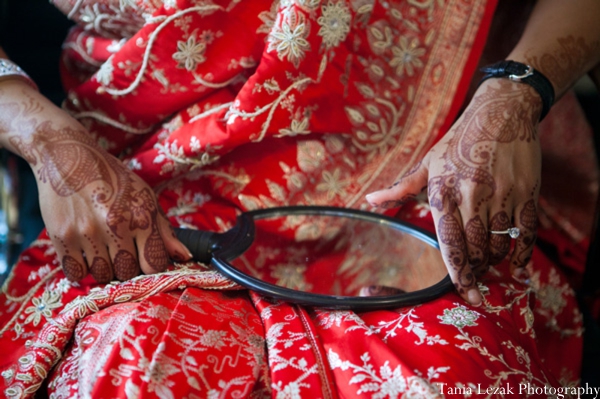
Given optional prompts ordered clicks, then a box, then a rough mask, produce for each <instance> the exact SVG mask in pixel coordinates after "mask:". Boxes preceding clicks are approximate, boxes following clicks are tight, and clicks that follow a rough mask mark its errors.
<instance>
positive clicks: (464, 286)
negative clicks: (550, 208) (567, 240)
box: [367, 79, 541, 305]
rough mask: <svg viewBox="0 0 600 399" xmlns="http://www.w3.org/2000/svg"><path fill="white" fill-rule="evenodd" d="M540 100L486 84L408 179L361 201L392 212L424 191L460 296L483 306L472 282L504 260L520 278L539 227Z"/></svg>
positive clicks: (500, 82)
mask: <svg viewBox="0 0 600 399" xmlns="http://www.w3.org/2000/svg"><path fill="white" fill-rule="evenodd" d="M540 111H541V99H540V97H539V95H538V94H537V93H536V92H535V90H534V89H532V88H531V87H529V86H528V85H526V84H522V83H517V82H512V81H510V80H505V79H488V80H487V81H485V82H484V83H483V84H482V85H481V86H480V87H479V89H478V90H477V92H476V93H475V96H474V97H473V100H472V101H471V103H470V104H469V106H468V107H467V108H466V110H465V112H464V113H463V115H462V116H461V117H460V118H459V120H458V121H457V122H456V123H455V124H454V126H453V127H452V128H451V129H450V130H449V131H448V133H447V134H446V135H445V137H444V138H443V139H442V140H441V141H440V142H438V143H437V144H436V145H435V146H434V147H433V148H432V149H431V150H430V151H429V152H428V153H427V154H426V155H425V157H424V158H423V160H422V161H421V163H420V164H419V165H417V166H416V167H415V168H413V170H412V171H411V172H409V174H408V175H406V176H405V177H403V178H402V179H401V180H400V181H398V182H397V183H395V184H394V185H393V186H392V187H390V188H388V189H385V190H381V191H377V192H374V193H371V194H369V195H367V201H368V202H369V203H370V204H371V205H373V206H380V207H384V208H392V207H396V206H399V205H401V204H402V203H403V202H404V201H405V200H406V199H409V198H412V197H414V196H415V195H416V194H418V193H419V192H421V191H422V190H423V189H424V188H425V187H427V188H428V197H429V204H430V205H431V213H432V216H433V219H434V223H435V228H436V232H437V236H438V240H439V244H440V249H441V252H442V256H443V258H444V262H445V264H446V268H447V269H448V272H449V274H450V277H451V278H452V281H453V282H454V285H455V286H456V289H457V291H458V293H459V294H460V295H461V296H462V297H463V298H464V299H465V300H467V301H469V302H470V303H471V304H473V305H479V304H480V303H481V302H482V296H481V293H480V292H479V289H478V287H477V280H476V279H477V277H479V276H481V275H483V274H484V273H485V272H487V270H488V268H489V266H490V265H495V264H498V263H499V262H500V261H502V260H503V259H504V258H506V256H507V255H508V254H509V251H510V248H511V237H510V236H509V235H508V234H497V233H492V231H506V230H507V229H508V228H511V227H517V228H518V229H519V230H520V234H519V236H518V237H517V238H516V242H515V245H514V249H513V251H512V255H511V257H510V262H511V266H510V267H511V272H512V273H513V275H515V276H517V277H520V276H523V275H524V274H525V269H524V267H525V266H526V265H527V263H528V262H529V259H530V257H531V253H532V251H533V246H534V243H535V237H536V229H537V200H538V195H539V189H540V176H541V150H540V145H539V139H538V134H537V123H538V119H539V116H540Z"/></svg>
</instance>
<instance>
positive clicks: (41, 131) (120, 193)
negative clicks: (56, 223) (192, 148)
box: [0, 98, 185, 282]
mask: <svg viewBox="0 0 600 399" xmlns="http://www.w3.org/2000/svg"><path fill="white" fill-rule="evenodd" d="M41 109H42V107H41V105H40V104H39V103H38V102H36V101H35V100H33V99H32V98H29V99H28V100H27V101H25V102H23V103H22V104H18V103H12V102H9V103H4V104H0V113H3V114H6V113H10V115H15V116H14V117H13V118H12V119H11V118H10V117H9V118H3V119H2V120H3V121H4V125H2V126H0V134H1V133H3V132H8V131H9V130H10V129H15V126H17V127H18V126H25V125H27V129H28V130H29V131H33V133H32V134H31V135H30V136H27V135H24V136H15V137H9V138H8V140H9V142H10V143H11V144H12V145H13V146H14V147H15V148H16V149H17V150H18V151H19V153H20V154H21V155H22V156H23V157H24V158H25V159H26V160H27V161H28V162H29V163H30V164H31V165H32V166H33V167H34V168H35V171H36V173H37V177H38V180H39V181H40V182H41V183H43V184H48V186H49V187H51V189H52V190H53V191H54V192H55V193H56V194H57V195H59V196H61V197H69V196H72V195H75V194H77V195H84V196H86V195H89V196H90V197H89V201H90V203H91V204H92V205H93V207H94V208H95V209H96V210H98V212H99V214H103V213H106V216H105V219H104V222H105V223H106V227H107V229H106V230H105V232H106V234H107V235H108V236H109V239H111V240H112V241H113V242H114V243H118V241H119V239H122V238H123V237H125V236H127V235H129V233H135V234H137V235H138V238H140V237H141V239H142V240H143V238H144V236H148V237H147V238H146V240H145V244H144V248H140V249H139V254H140V256H143V257H144V260H145V261H146V262H147V263H148V264H149V265H150V267H152V268H154V269H155V270H157V271H162V270H164V269H165V268H166V266H167V265H168V260H169V259H168V255H167V253H166V249H165V246H164V244H163V242H162V237H161V235H160V233H159V230H158V226H157V222H156V218H157V216H158V215H159V209H158V205H157V203H156V200H155V197H154V194H153V192H152V191H151V190H150V189H149V188H148V187H147V186H145V185H143V184H141V183H140V182H138V181H136V180H135V178H134V177H133V176H132V175H131V172H129V171H128V170H127V169H126V168H125V167H124V165H123V164H122V163H121V162H120V161H118V160H117V159H116V158H114V157H112V156H110V155H108V154H106V153H105V152H103V151H102V150H101V149H100V148H99V147H98V146H97V144H96V143H95V141H94V139H93V138H92V137H91V136H90V135H89V134H87V133H86V132H85V131H83V130H78V129H76V128H72V127H69V126H66V127H61V128H56V127H55V126H54V125H53V122H50V121H45V122H42V123H38V122H37V121H36V119H35V118H34V117H30V115H35V114H36V113H37V112H39V111H40V110H41ZM18 115H27V118H28V119H25V118H21V117H19V118H18V117H17V116H18ZM7 121H8V122H7ZM23 137H24V138H23ZM90 185H93V186H92V187H90V188H89V189H90V191H86V192H85V193H84V194H80V193H81V192H82V190H83V189H84V188H86V187H89V186H90ZM84 237H85V238H87V239H88V240H89V237H87V236H86V235H84ZM61 243H62V241H61ZM62 244H63V247H64V249H66V248H67V246H65V245H64V243H62ZM94 248H95V247H94ZM87 255H88V260H91V265H90V269H91V270H90V271H91V272H92V274H93V275H94V277H95V278H96V280H98V281H100V282H107V281H110V279H112V270H111V265H110V262H108V261H107V260H106V259H102V258H101V257H98V256H97V255H98V253H97V251H96V254H87ZM92 256H95V257H94V258H93V260H92ZM184 258H185V256H182V259H184ZM63 266H64V268H65V273H66V274H67V275H68V276H69V278H70V279H72V280H79V279H81V278H83V277H84V276H85V272H86V266H85V265H82V264H80V263H79V262H78V261H77V260H76V259H75V258H73V257H72V256H69V255H67V256H64V257H63ZM114 268H115V271H114V273H115V275H116V277H117V278H119V279H120V280H125V279H129V278H132V277H135V276H136V275H137V274H138V273H139V270H140V267H139V263H138V261H137V259H136V257H135V256H134V254H132V253H130V252H127V251H124V250H120V251H119V252H118V253H117V255H116V256H115V259H114Z"/></svg>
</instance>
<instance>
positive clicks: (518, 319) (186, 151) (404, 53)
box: [0, 0, 582, 398]
mask: <svg viewBox="0 0 600 399" xmlns="http://www.w3.org/2000/svg"><path fill="white" fill-rule="evenodd" d="M55 3H57V5H58V6H59V7H60V8H61V9H63V11H65V13H67V14H69V15H70V16H71V17H72V18H73V19H75V20H76V21H77V22H78V23H79V25H78V27H76V28H75V29H73V30H72V32H71V33H70V35H69V37H68V39H67V42H66V44H65V53H64V58H63V61H64V63H63V66H62V68H63V78H64V82H65V85H66V86H67V88H68V89H69V98H68V100H67V101H66V103H65V108H66V109H67V110H68V111H69V112H70V113H71V114H73V115H74V116H75V117H77V118H78V119H79V120H80V121H81V122H82V123H83V124H84V125H85V126H86V127H87V128H88V129H89V131H90V133H91V134H92V135H94V137H96V138H97V139H98V141H99V142H100V143H101V145H103V146H104V147H105V148H107V149H108V150H109V151H111V152H113V153H115V154H118V155H120V156H122V157H123V158H124V159H125V162H127V164H128V165H129V167H130V168H131V169H132V170H134V171H135V172H136V173H138V174H139V175H140V176H142V177H143V178H144V179H145V180H146V181H148V182H149V184H150V185H151V186H152V187H153V188H154V189H155V191H156V192H157V194H158V196H159V201H160V203H161V206H162V207H163V209H164V211H165V212H166V214H167V215H168V216H169V217H170V219H171V221H172V223H173V224H175V225H183V226H187V227H196V228H203V229H211V230H215V231H222V230H226V229H227V228H229V227H230V226H231V224H232V223H233V221H234V218H235V215H236V214H237V213H239V212H240V210H251V209H256V208H264V207H270V206H278V205H284V204H329V205H337V206H344V207H356V208H360V207H362V208H365V207H366V203H365V202H364V200H363V197H364V194H365V193H367V192H369V191H372V190H374V189H378V188H381V187H383V186H386V185H389V184H390V183H391V182H393V181H394V180H395V179H397V178H398V177H399V176H401V175H402V174H403V173H405V172H406V171H407V170H408V169H409V168H410V167H411V166H412V165H413V164H414V163H415V162H416V161H418V160H419V159H420V158H421V157H422V156H423V154H424V153H425V152H426V151H427V149H428V148H430V146H431V145H432V143H434V142H435V140H436V139H437V138H438V137H439V135H440V134H442V133H443V131H444V129H446V128H447V127H448V126H449V121H452V120H453V119H454V118H455V117H456V113H457V111H458V108H459V107H460V105H461V104H462V102H463V99H464V98H463V97H464V96H465V93H466V91H467V85H468V81H469V80H470V77H471V75H472V73H473V70H474V69H475V66H476V65H477V60H478V57H479V55H480V53H481V51H482V46H483V43H484V41H485V36H486V32H487V29H488V26H489V24H490V20H491V18H492V14H493V11H494V7H495V2H493V1H490V2H486V1H469V2H467V1H462V0H448V1H445V2H437V1H416V0H406V1H387V2H381V1H369V0H348V1H342V0H339V1H317V0H295V1H292V0H282V1H280V2H279V1H270V0H269V1H267V0H252V1H239V0H237V1H236V0H230V1H225V0H220V1H217V0H215V1H194V0H164V1H158V0H153V1H152V0H147V1H142V0H137V1H135V0H120V1H117V0H114V1H107V0H105V1H86V0H83V1H82V0H64V1H60V2H59V1H55ZM399 216H400V217H402V218H404V219H407V220H409V221H412V222H414V223H416V224H419V225H421V226H424V227H426V228H429V229H430V230H432V222H431V218H430V214H429V210H428V206H427V205H426V204H423V203H415V204H412V205H410V206H407V207H405V208H404V209H403V210H402V212H401V214H400V215H399ZM290 233H291V234H295V236H296V237H297V238H298V239H301V238H302V234H305V232H303V231H302V229H300V228H296V227H291V228H290ZM561 240H562V241H561ZM557 241H560V242H563V243H565V245H571V244H568V241H565V239H564V238H559V239H557ZM528 268H529V271H530V274H531V281H530V282H529V284H524V283H522V282H517V281H515V280H513V279H512V278H511V277H510V275H509V272H508V264H507V262H506V263H505V264H502V265H499V266H498V267H495V268H494V269H493V270H492V271H491V272H490V273H488V275H487V276H486V277H485V278H484V279H483V280H482V282H481V284H482V289H483V292H484V296H485V302H484V306H482V307H480V308H473V307H471V306H469V305H467V304H466V303H464V301H462V300H461V299H460V298H459V297H458V296H457V295H456V294H455V293H449V294H447V295H444V296H443V297H442V298H440V299H438V300H435V301H433V302H431V303H427V304H423V305H420V306H415V307H410V308H404V309H397V310H385V311H383V310H382V311H372V312H363V313H355V312H352V311H347V310H344V311H328V310H325V309H313V308H302V307H298V306H294V305H290V304H286V303H279V302H276V301H272V300H269V299H267V298H262V297H260V296H259V295H256V294H255V293H250V292H247V291H246V290H241V289H240V287H237V286H235V284H232V283H231V282H230V281H228V280H227V279H225V278H224V277H222V276H220V275H219V274H218V273H216V272H214V271H212V270H209V269H207V268H205V267H203V266H201V265H194V264H189V265H174V266H173V268H172V270H170V271H168V272H165V273H162V274H159V275H149V276H139V277H138V278H136V279H133V280H131V281H127V282H122V283H118V282H115V283H113V284H109V285H98V284H96V283H95V282H94V280H93V279H92V278H91V277H87V278H86V279H85V280H84V281H82V282H80V283H70V282H68V281H67V280H66V279H65V278H64V275H63V273H62V271H61V270H60V266H59V264H58V262H57V260H56V259H55V256H54V252H53V249H52V247H51V245H50V242H49V240H48V239H47V237H46V236H45V235H42V236H41V237H40V240H38V241H37V242H36V243H34V244H33V246H32V247H31V248H30V249H29V250H27V251H26V252H25V253H24V254H23V255H22V256H21V258H20V260H19V262H18V264H17V265H16V266H15V268H14V270H13V272H12V274H11V276H10V279H9V281H8V282H7V283H6V285H5V287H4V288H3V291H2V294H1V295H0V303H1V305H0V306H1V307H0V328H1V330H0V372H1V373H2V378H0V390H1V391H2V392H3V393H4V394H5V395H6V396H7V397H31V396H33V395H34V393H35V392H36V391H39V390H47V391H48V392H49V393H50V394H51V395H52V397H55V398H67V397H98V398H135V397H143V398H153V397H157V398H179V397H189V398H197V397H203V398H220V397H235V398H239V397H285V398H305V397H323V398H336V397H343V398H354V397H373V398H398V397H406V398H429V397H431V398H433V397H441V396H446V395H449V394H453V393H456V392H458V393H461V392H462V393H463V396H465V395H467V394H468V393H469V392H471V393H472V394H473V395H475V394H477V392H478V391H477V390H483V391H485V390H486V389H488V388H492V389H495V388H504V389H505V391H504V392H505V393H507V395H506V396H507V397H515V398H517V397H523V396H524V395H523V394H522V392H519V387H520V386H523V387H524V388H522V389H525V387H529V388H533V389H543V388H544V387H553V388H562V387H567V386H572V385H574V384H576V381H577V378H578V375H579V360H580V355H579V354H580V352H581V333H582V327H581V317H580V314H579V311H578V309H577V306H576V301H575V298H574V294H573V291H572V289H571V288H570V286H569V284H568V283H567V281H566V279H565V278H564V276H563V274H562V273H561V271H560V270H559V269H558V268H557V267H556V265H554V264H553V263H552V262H551V261H550V260H549V259H547V258H546V257H545V256H544V255H543V254H542V253H541V252H539V251H537V250H536V251H535V252H534V255H533V257H532V260H531V262H530V264H529V265H528ZM507 388H508V389H511V391H513V392H514V393H513V394H510V393H509V392H506V389H507ZM449 390H450V391H449Z"/></svg>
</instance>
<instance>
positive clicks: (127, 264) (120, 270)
mask: <svg viewBox="0 0 600 399" xmlns="http://www.w3.org/2000/svg"><path fill="white" fill-rule="evenodd" d="M113 265H114V268H115V276H116V277H117V279H118V280H121V281H125V280H130V279H132V278H134V277H135V276H137V275H138V274H139V272H140V265H139V263H138V261H137V260H136V259H135V257H134V256H133V255H132V254H131V252H129V251H126V250H124V249H120V250H119V252H117V254H116V255H115V258H114V259H113Z"/></svg>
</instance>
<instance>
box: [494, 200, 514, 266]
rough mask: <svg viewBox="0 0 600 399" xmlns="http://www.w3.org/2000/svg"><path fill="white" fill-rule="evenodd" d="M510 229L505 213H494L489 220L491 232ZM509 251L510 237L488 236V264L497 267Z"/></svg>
mask: <svg viewBox="0 0 600 399" xmlns="http://www.w3.org/2000/svg"><path fill="white" fill-rule="evenodd" d="M509 227H511V224H510V217H509V216H508V213H506V212H505V211H500V212H498V213H496V214H495V215H494V216H493V217H492V219H491V220H490V230H491V231H504V230H506V229H508V228H509ZM509 251H510V236H509V235H507V234H490V257H489V264H490V265H497V264H498V263H500V262H502V260H504V258H506V255H508V252H509Z"/></svg>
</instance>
